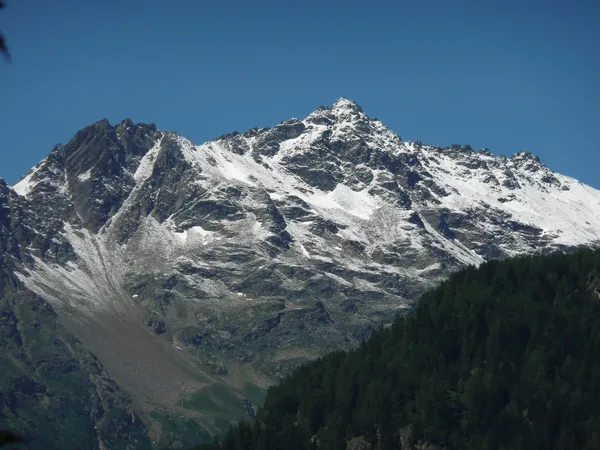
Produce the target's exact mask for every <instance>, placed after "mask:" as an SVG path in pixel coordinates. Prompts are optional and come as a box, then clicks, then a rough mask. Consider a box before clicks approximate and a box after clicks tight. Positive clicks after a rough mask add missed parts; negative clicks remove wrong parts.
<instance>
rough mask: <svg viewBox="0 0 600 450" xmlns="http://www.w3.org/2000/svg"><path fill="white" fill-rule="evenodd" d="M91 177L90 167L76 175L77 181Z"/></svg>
mask: <svg viewBox="0 0 600 450" xmlns="http://www.w3.org/2000/svg"><path fill="white" fill-rule="evenodd" d="M91 177H92V169H88V170H86V171H85V172H83V173H82V174H79V175H78V176H77V179H78V180H79V181H87V180H89V179H90V178H91Z"/></svg>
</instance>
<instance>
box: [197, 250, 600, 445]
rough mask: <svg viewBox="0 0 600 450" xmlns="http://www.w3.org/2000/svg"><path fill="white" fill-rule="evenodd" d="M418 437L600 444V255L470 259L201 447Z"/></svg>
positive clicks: (394, 441)
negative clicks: (405, 309) (409, 307)
mask: <svg viewBox="0 0 600 450" xmlns="http://www.w3.org/2000/svg"><path fill="white" fill-rule="evenodd" d="M411 435H412V436H411ZM408 440H410V441H412V442H411V443H410V444H407V441H408ZM401 441H402V442H403V443H401ZM419 441H422V442H426V443H427V444H429V445H436V446H439V447H440V448H444V447H445V448H447V449H483V448H485V449H511V450H512V449H540V450H541V449H544V450H547V449H561V450H563V449H598V448H600V252H598V251H591V250H581V251H578V252H576V253H573V254H554V255H551V256H536V257H526V258H519V259H514V260H508V261H503V262H497V261H492V262H488V263H485V264H483V265H482V266H480V267H479V268H478V269H476V268H473V267H471V268H468V269H466V270H463V271H461V272H460V273H457V274H456V275H454V276H452V277H451V278H450V279H449V280H448V281H446V282H444V283H443V284H442V285H441V286H440V287H438V288H437V289H435V290H432V291H430V292H428V293H426V294H425V295H424V296H423V297H422V299H421V302H420V304H419V306H418V307H417V308H416V309H415V310H413V311H412V312H411V313H409V314H408V315H406V316H401V317H398V318H397V319H396V320H395V322H394V324H393V326H391V327H390V328H387V329H385V330H382V331H379V332H375V333H374V334H373V335H372V336H371V338H370V339H368V341H366V342H364V343H363V344H362V345H361V346H360V348H358V349H357V350H355V351H352V352H349V353H346V352H336V353H332V354H329V355H327V356H326V357H324V358H322V359H319V360H317V361H316V362H314V363H312V364H309V365H306V366H304V367H301V368H299V369H297V370H296V371H295V372H294V373H293V374H292V375H291V376H289V377H287V378H286V379H284V380H283V381H282V382H281V383H280V384H279V385H277V386H274V387H271V388H270V389H269V392H268V395H267V399H266V403H265V405H264V407H263V408H261V409H260V410H259V412H258V414H257V417H256V420H255V421H254V422H253V423H250V424H248V423H242V424H240V425H238V426H236V427H235V428H234V429H232V430H231V431H230V433H229V434H227V435H226V436H225V437H224V438H222V439H221V440H220V442H219V443H215V444H213V445H212V446H206V447H203V448H205V449H209V448H212V449H290V450H293V449H309V448H318V449H346V448H353V449H368V448H371V449H398V448H402V449H406V448H417V447H415V443H418V442H419Z"/></svg>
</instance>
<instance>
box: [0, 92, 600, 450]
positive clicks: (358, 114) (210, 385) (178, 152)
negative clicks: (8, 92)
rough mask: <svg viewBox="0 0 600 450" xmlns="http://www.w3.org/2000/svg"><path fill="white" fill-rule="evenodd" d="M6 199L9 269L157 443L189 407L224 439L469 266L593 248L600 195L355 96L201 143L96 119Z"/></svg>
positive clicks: (599, 230) (6, 190)
mask: <svg viewBox="0 0 600 450" xmlns="http://www.w3.org/2000/svg"><path fill="white" fill-rule="evenodd" d="M0 196H2V197H1V198H2V199H4V200H2V203H1V205H2V206H1V208H4V209H1V210H0V212H2V214H3V215H2V216H1V218H2V220H1V221H0V226H1V227H2V228H1V229H0V231H1V232H2V234H0V244H1V245H2V247H1V249H2V253H0V258H3V261H9V262H5V264H4V265H3V266H2V267H3V270H4V272H3V273H5V276H6V277H9V278H11V277H12V278H11V279H13V280H15V283H16V285H17V286H21V287H22V286H24V287H25V288H27V289H28V290H29V291H31V292H33V293H35V294H36V295H37V296H39V297H40V298H42V299H44V301H46V302H48V303H49V304H50V305H51V306H52V308H54V309H55V310H56V311H57V313H58V316H59V318H60V319H61V323H62V324H63V325H64V326H65V327H66V328H67V329H68V330H69V331H70V332H71V333H73V334H74V335H75V336H76V337H77V338H78V339H79V340H80V342H82V343H83V345H84V346H85V348H86V349H88V350H90V351H91V352H92V353H94V354H95V355H96V356H97V357H98V358H99V360H100V362H101V363H102V364H103V365H104V367H105V368H106V369H107V370H108V373H110V374H111V376H112V377H113V378H114V379H115V380H116V381H117V383H118V384H119V385H120V386H121V387H123V388H124V389H125V390H127V391H128V392H130V393H131V395H132V396H133V398H134V400H135V402H136V408H137V410H138V411H140V414H142V417H143V418H144V420H145V421H146V423H148V424H152V426H151V430H150V431H151V433H153V434H152V435H153V437H154V438H155V439H160V436H161V435H162V436H164V433H165V429H167V428H168V427H169V426H171V425H168V424H169V423H171V422H169V421H173V420H178V421H179V422H178V423H182V422H181V420H180V419H174V418H176V417H185V418H192V419H193V420H194V421H196V422H197V423H200V424H201V426H202V427H203V428H204V430H206V431H208V432H209V433H210V432H216V431H217V430H219V429H221V428H222V427H223V426H224V424H225V423H226V422H227V420H230V419H239V417H240V416H241V415H243V414H244V411H245V410H244V408H245V407H244V403H243V402H242V399H243V398H248V399H250V400H251V401H252V402H257V401H259V400H260V398H261V389H264V388H265V387H266V385H267V384H268V383H269V382H271V381H273V380H275V379H277V378H278V377H280V376H282V375H283V374H285V373H286V372H287V371H289V370H290V368H292V367H294V366H296V365H298V364H300V363H302V362H304V361H307V360H310V359H313V358H316V357H318V356H320V355H322V354H323V353H324V352H326V351H330V350H333V349H339V348H349V347H352V346H354V345H356V344H357V343H358V342H360V340H362V339H363V338H364V337H366V336H367V335H368V334H369V332H370V330H372V329H373V328H374V327H380V326H384V325H385V324H386V323H388V322H389V321H390V320H391V319H392V317H393V316H394V314H396V313H397V312H398V311H402V310H403V309H405V308H409V307H410V306H411V305H412V304H413V302H414V301H415V300H416V299H417V297H418V295H419V294H420V293H421V292H422V291H423V290H424V289H426V288H427V287H429V286H431V285H433V284H435V283H437V282H438V281H439V280H441V279H443V278H444V277H446V276H447V275H448V274H449V273H450V272H451V271H454V270H456V269H458V268H460V267H462V266H464V265H468V264H479V263H480V262H482V261H484V260H486V259H490V258H502V257H507V256H512V255H517V254H523V253H532V252H537V251H552V250H556V249H568V248H571V247H575V246H580V245H598V243H599V242H600V241H599V236H600V215H599V214H598V213H597V212H598V211H600V192H599V191H597V190H595V189H593V188H591V187H589V186H586V185H583V184H582V183H580V182H578V181H576V180H574V179H572V178H569V177H566V176H563V175H560V174H557V173H555V172H553V171H552V170H550V169H549V168H547V167H546V166H544V165H543V164H542V163H541V162H540V161H539V159H538V158H536V157H535V156H533V155H531V154H528V153H523V152H522V153H517V154H516V155H514V156H513V157H511V158H505V157H498V156H494V155H493V154H492V153H490V152H489V151H486V150H482V151H474V150H472V149H471V148H470V147H468V146H463V147H460V146H453V147H450V148H440V147H432V146H427V145H423V144H421V143H419V142H406V141H402V139H401V138H400V137H399V136H398V135H396V134H395V133H393V132H392V131H391V130H389V129H388V128H386V127H385V126H384V125H383V124H382V123H381V122H379V121H377V120H375V119H372V118H370V117H369V116H367V115H366V114H365V113H364V112H363V111H362V110H361V108H360V107H359V106H358V105H356V104H355V103H352V102H350V101H348V100H346V99H340V100H339V101H338V102H336V103H335V104H334V105H333V106H332V107H328V108H319V109H318V110H316V111H315V112H314V113H312V114H310V115H309V116H308V117H306V118H305V119H303V120H297V119H292V120H288V121H285V122H282V123H280V124H279V125H277V126H275V127H273V128H266V129H254V130H250V131H248V132H246V133H243V134H240V133H232V134H229V135H225V136H222V137H220V138H218V139H216V140H214V141H211V142H208V143H205V144H202V145H195V144H193V143H192V142H190V141H189V140H187V139H185V138H184V137H182V136H179V135H177V134H175V133H170V132H163V131H159V130H157V129H156V127H154V126H153V125H143V124H133V123H132V122H131V121H130V120H125V121H123V122H121V123H120V124H118V125H116V126H111V125H110V124H109V123H108V122H107V121H105V120H104V121H100V122H98V123H96V124H93V125H91V126H89V127H87V128H85V129H84V130H81V131H80V132H78V133H77V134H76V135H75V137H74V138H73V139H72V140H71V141H70V142H69V143H68V144H67V145H65V146H57V147H55V149H54V150H53V151H52V152H51V153H50V154H49V156H48V157H47V158H46V159H44V160H43V161H42V162H40V163H39V164H38V165H36V166H35V167H34V168H33V169H32V170H31V171H30V172H29V173H28V174H27V175H26V176H25V177H24V178H23V179H22V180H21V181H20V182H18V183H17V184H15V185H14V186H13V187H12V188H10V187H8V186H6V185H5V184H2V185H0ZM4 230H8V231H6V232H5V231H4ZM19 289H20V288H19ZM161 414H162V416H161ZM169 415H170V416H169ZM159 416H160V417H161V419H160V420H159V419H157V417H159ZM169 417H171V418H169ZM161 433H162V434H161ZM169 445H172V443H171V444H169Z"/></svg>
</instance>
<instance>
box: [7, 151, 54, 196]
mask: <svg viewBox="0 0 600 450" xmlns="http://www.w3.org/2000/svg"><path fill="white" fill-rule="evenodd" d="M45 162H46V159H43V160H42V161H40V162H39V163H38V164H37V165H36V166H35V167H34V168H33V169H32V170H31V172H30V173H29V174H28V175H27V176H26V177H25V178H23V179H22V180H21V181H19V182H18V183H16V184H14V185H13V186H12V188H13V190H14V191H15V192H16V193H17V194H19V195H20V196H21V197H27V196H28V195H29V193H30V192H31V190H32V189H33V188H34V187H35V186H36V185H37V184H38V183H39V182H40V181H41V180H38V181H35V182H34V181H33V180H32V178H33V176H34V175H35V174H36V172H37V171H38V170H40V169H41V168H42V166H43V165H44V163H45Z"/></svg>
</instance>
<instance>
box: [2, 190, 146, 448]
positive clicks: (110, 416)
mask: <svg viewBox="0 0 600 450" xmlns="http://www.w3.org/2000/svg"><path fill="white" fill-rule="evenodd" d="M21 203H22V200H21V199H20V198H19V197H18V196H17V195H16V194H15V193H14V192H13V191H12V190H10V189H9V188H8V187H7V186H6V184H5V183H4V181H3V180H2V179H0V430H12V431H14V432H17V434H20V435H22V436H24V437H25V438H27V440H28V442H27V448H29V449H44V450H46V449H65V448H85V449H98V448H110V449H127V448H131V449H133V448H135V449H145V448H150V447H151V443H150V440H149V438H148V436H147V433H146V428H145V426H144V425H143V424H142V422H141V421H140V419H139V418H138V417H137V415H136V414H135V413H134V412H133V409H132V405H131V400H130V399H129V397H128V396H127V395H126V394H125V393H123V392H122V391H121V390H120V389H119V387H118V386H117V385H116V383H115V382H114V381H113V380H111V379H110V377H109V376H108V374H107V373H106V372H105V370H104V369H103V367H102V365H101V364H100V362H99V361H98V360H97V359H96V358H95V357H94V356H93V355H92V354H90V353H89V352H88V351H86V350H85V349H84V348H83V346H82V345H81V344H80V343H79V342H78V341H77V340H76V339H74V338H73V336H72V335H71V334H69V333H68V332H67V331H66V330H65V329H64V328H63V327H62V326H61V324H60V323H59V320H58V317H57V315H56V313H55V312H54V310H53V309H52V307H51V306H50V305H49V304H48V303H46V302H45V301H44V300H42V299H41V298H40V297H38V296H37V295H35V294H33V293H31V292H30V291H28V290H26V289H24V288H23V286H22V285H21V283H20V282H19V281H18V280H17V278H16V277H15V276H14V275H13V270H14V268H15V265H16V264H18V262H19V261H20V260H21V259H22V253H21V252H22V249H23V248H25V247H27V246H34V245H35V246H39V247H40V248H42V247H43V244H44V242H45V241H44V240H43V236H41V235H40V234H39V233H38V232H36V231H35V229H33V228H32V227H31V224H33V223H34V221H33V220H32V219H31V217H28V215H27V211H26V210H25V209H23V208H22V205H21ZM40 239H41V240H40Z"/></svg>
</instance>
